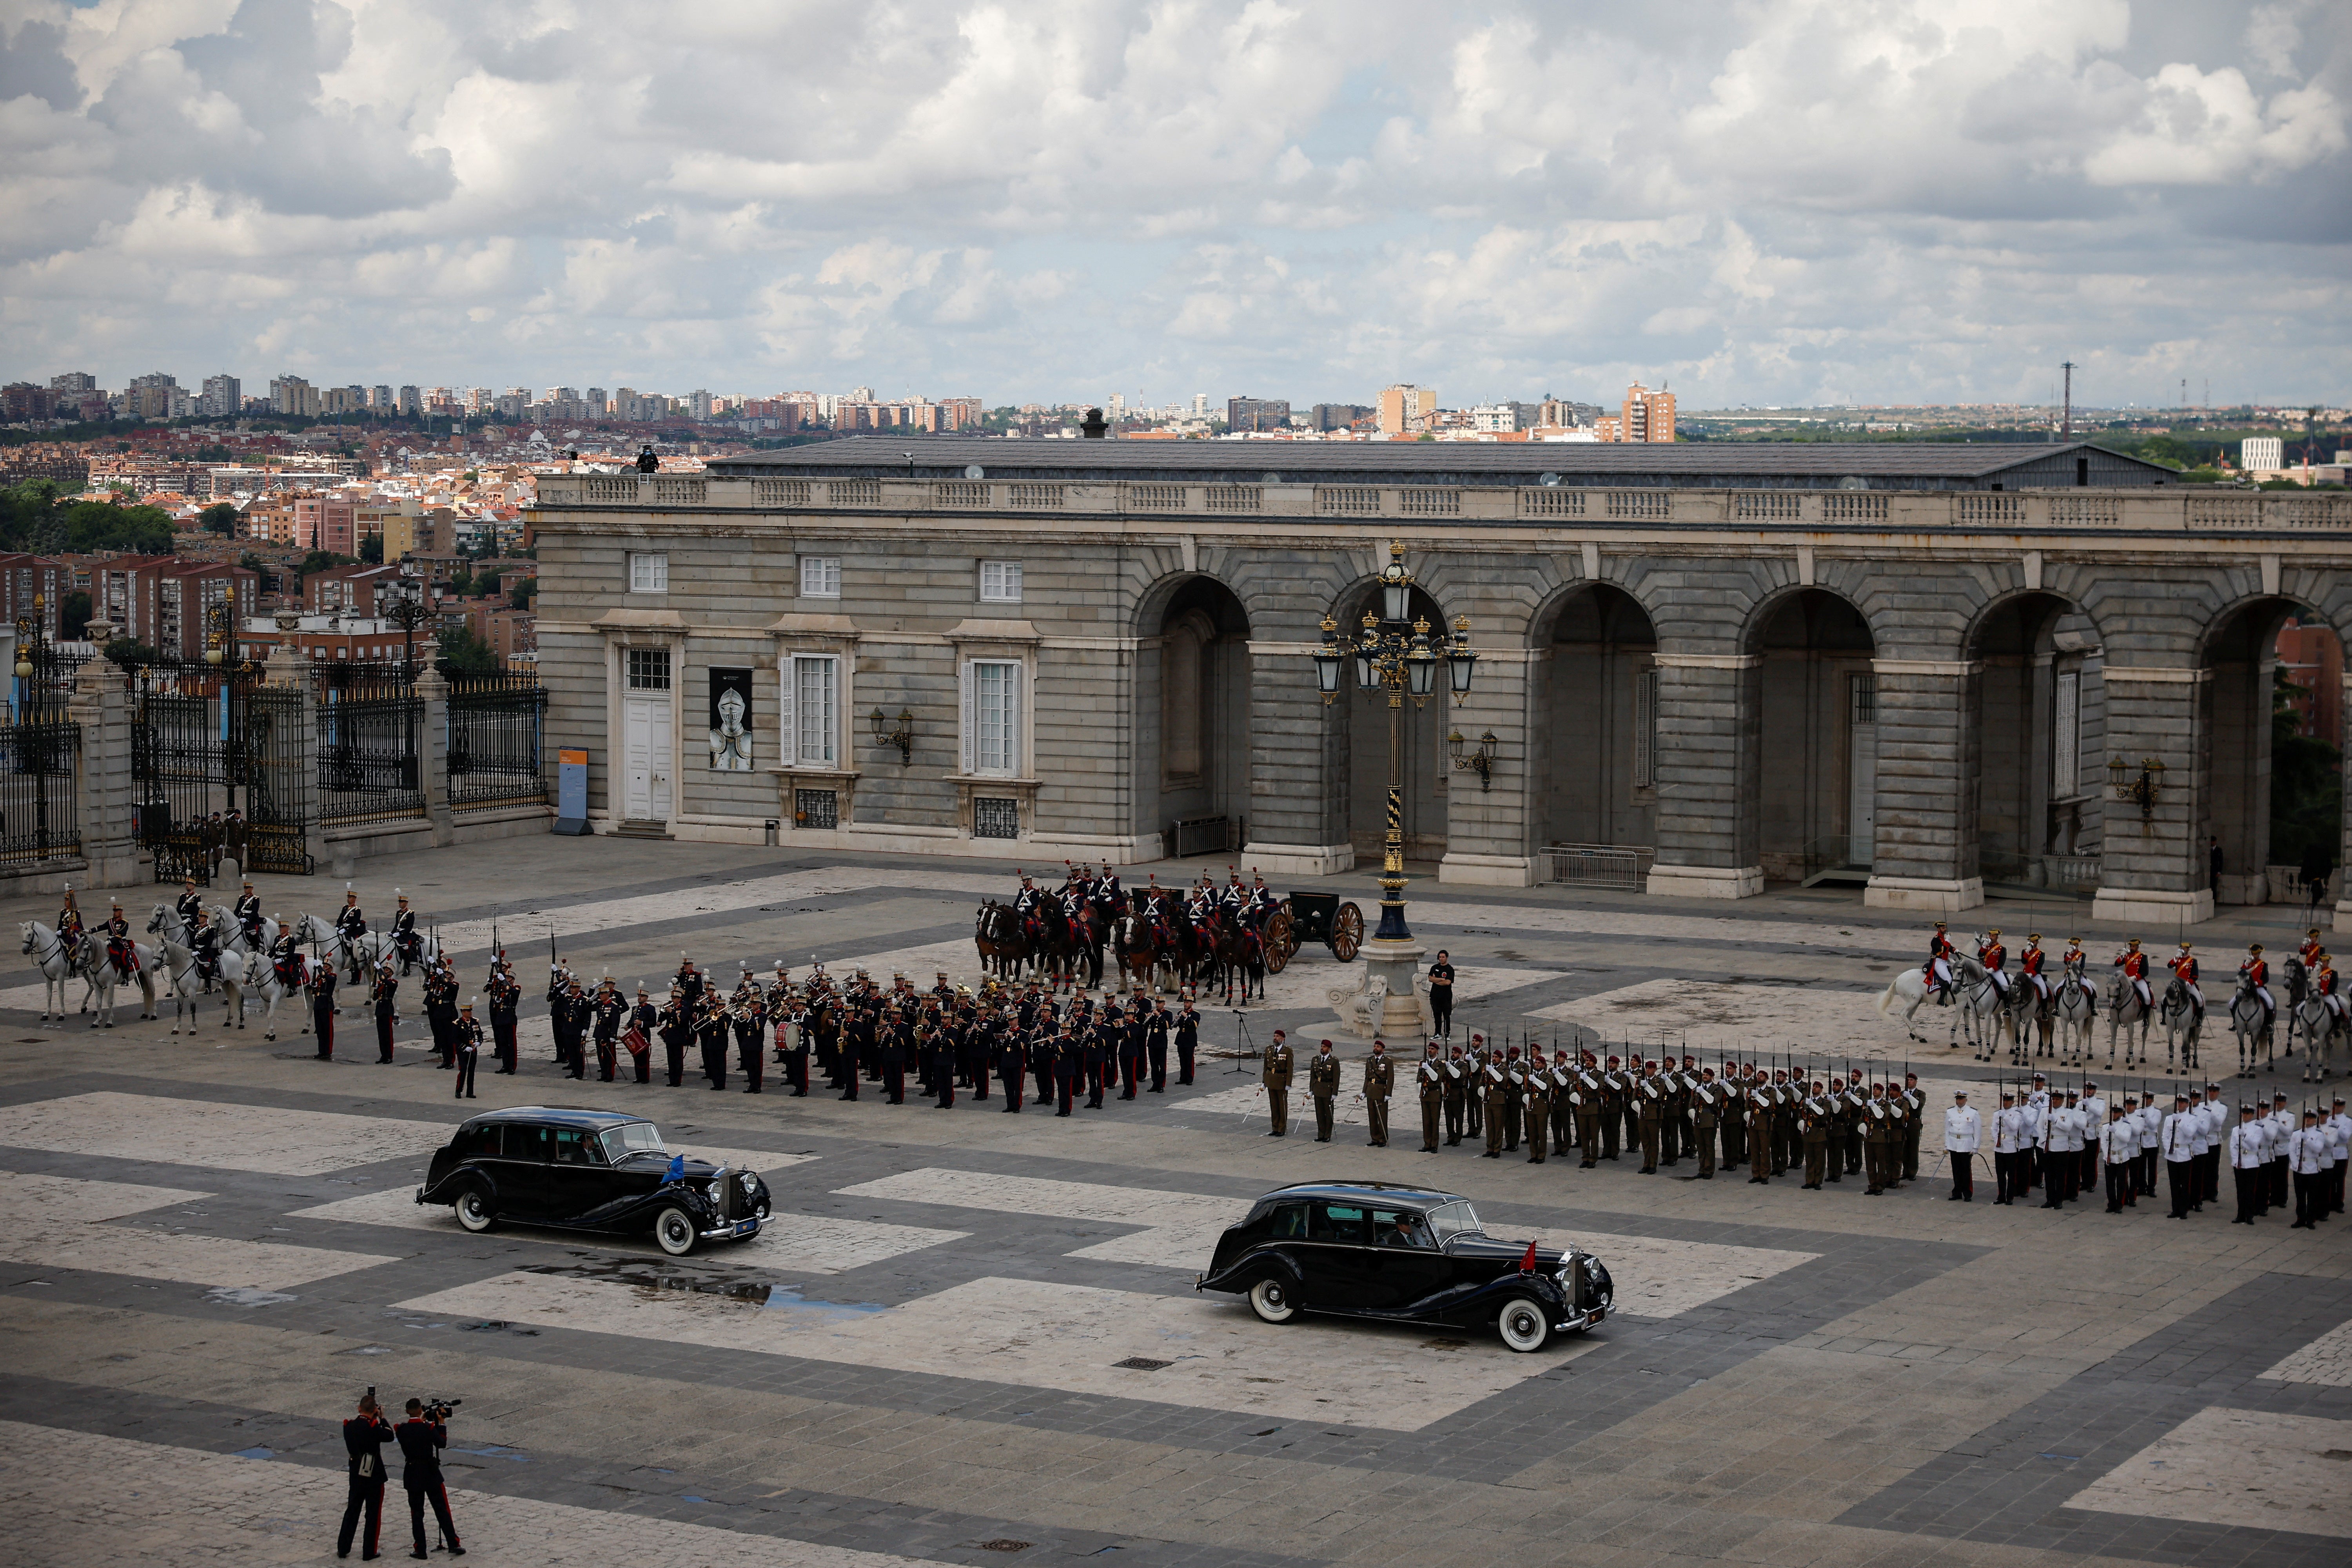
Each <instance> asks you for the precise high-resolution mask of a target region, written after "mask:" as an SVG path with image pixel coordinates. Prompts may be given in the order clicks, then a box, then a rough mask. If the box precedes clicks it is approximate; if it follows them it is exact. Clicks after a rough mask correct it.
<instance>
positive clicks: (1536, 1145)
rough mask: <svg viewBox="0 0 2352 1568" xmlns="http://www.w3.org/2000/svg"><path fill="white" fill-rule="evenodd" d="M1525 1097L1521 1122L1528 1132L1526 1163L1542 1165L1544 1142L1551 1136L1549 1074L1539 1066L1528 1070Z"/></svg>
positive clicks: (1547, 1070)
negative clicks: (1524, 1124)
mask: <svg viewBox="0 0 2352 1568" xmlns="http://www.w3.org/2000/svg"><path fill="white" fill-rule="evenodd" d="M1522 1092H1523V1093H1524V1094H1525V1095H1526V1097H1527V1103H1526V1105H1525V1107H1524V1114H1523V1116H1522V1121H1524V1122H1525V1123H1526V1126H1527V1130H1528V1164H1530V1165H1540V1164H1542V1163H1544V1152H1545V1149H1546V1147H1547V1142H1546V1141H1547V1140H1548V1139H1549V1137H1550V1135H1551V1073H1550V1071H1549V1069H1547V1068H1544V1067H1542V1066H1541V1065H1540V1064H1535V1065H1530V1066H1529V1068H1528V1079H1527V1087H1526V1089H1524V1090H1523V1091H1522Z"/></svg>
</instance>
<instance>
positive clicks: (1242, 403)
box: [1225, 397, 1290, 433]
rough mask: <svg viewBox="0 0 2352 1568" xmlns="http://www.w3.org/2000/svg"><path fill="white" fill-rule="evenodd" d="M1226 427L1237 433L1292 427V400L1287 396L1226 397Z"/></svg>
mask: <svg viewBox="0 0 2352 1568" xmlns="http://www.w3.org/2000/svg"><path fill="white" fill-rule="evenodd" d="M1225 428H1226V429H1227V430H1229V431H1234V432H1236V433H1259V432H1264V431H1269V430H1287V429H1289V428H1290V400H1289V399H1288V398H1286V397H1229V398H1227V399H1225Z"/></svg>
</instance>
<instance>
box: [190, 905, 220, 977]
mask: <svg viewBox="0 0 2352 1568" xmlns="http://www.w3.org/2000/svg"><path fill="white" fill-rule="evenodd" d="M220 942H221V933H220V927H218V926H216V925H215V924H213V917H212V911H211V910H207V909H205V907H204V905H202V904H198V905H197V906H196V929H195V930H194V931H191V932H190V933H189V935H188V949H189V951H190V952H194V954H195V955H196V978H197V979H199V980H201V981H203V982H204V983H205V990H207V991H209V990H211V989H212V985H213V982H214V981H215V980H218V979H219V978H220V972H221V969H220V954H221V946H220Z"/></svg>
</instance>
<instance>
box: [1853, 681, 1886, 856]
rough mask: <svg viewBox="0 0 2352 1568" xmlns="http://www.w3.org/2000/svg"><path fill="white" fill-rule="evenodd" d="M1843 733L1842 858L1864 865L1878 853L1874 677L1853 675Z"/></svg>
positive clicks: (1875, 688)
mask: <svg viewBox="0 0 2352 1568" xmlns="http://www.w3.org/2000/svg"><path fill="white" fill-rule="evenodd" d="M1849 711H1850V714H1851V722H1850V724H1849V726H1848V729H1847V732H1846V799H1845V820H1846V850H1845V855H1846V861H1847V863H1848V864H1849V865H1853V866H1868V865H1869V864H1870V862H1871V859H1872V858H1873V857H1874V856H1875V855H1876V854H1877V852H1878V677H1877V675H1876V674H1874V673H1873V674H1868V675H1857V676H1854V677H1853V697H1852V700H1851V707H1850V710H1849Z"/></svg>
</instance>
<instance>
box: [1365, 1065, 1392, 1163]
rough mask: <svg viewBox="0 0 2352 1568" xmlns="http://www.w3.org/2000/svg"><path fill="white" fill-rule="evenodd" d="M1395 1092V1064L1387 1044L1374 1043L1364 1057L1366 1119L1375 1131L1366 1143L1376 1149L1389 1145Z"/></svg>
mask: <svg viewBox="0 0 2352 1568" xmlns="http://www.w3.org/2000/svg"><path fill="white" fill-rule="evenodd" d="M1395 1092H1396V1062H1395V1061H1394V1060H1393V1059H1392V1058H1391V1057H1390V1056H1389V1047H1388V1044H1387V1042H1386V1041H1383V1040H1374V1041H1373V1042H1372V1054H1371V1055H1370V1056H1369V1057H1367V1058H1364V1120H1365V1121H1368V1122H1370V1124H1371V1130H1372V1131H1371V1136H1370V1137H1369V1138H1367V1139H1365V1140H1364V1142H1367V1143H1369V1144H1370V1145H1371V1146H1372V1147H1373V1148H1375V1149H1385V1148H1387V1147H1388V1146H1389V1096H1390V1095H1391V1094H1394V1093H1395Z"/></svg>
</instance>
